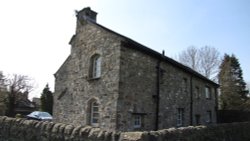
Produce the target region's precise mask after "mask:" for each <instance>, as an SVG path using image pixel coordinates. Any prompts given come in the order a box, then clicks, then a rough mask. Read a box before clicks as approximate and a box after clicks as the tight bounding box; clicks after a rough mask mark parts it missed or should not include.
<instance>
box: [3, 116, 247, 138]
mask: <svg viewBox="0 0 250 141" xmlns="http://www.w3.org/2000/svg"><path fill="white" fill-rule="evenodd" d="M249 140H250V122H242V123H231V124H220V125H211V126H207V127H206V126H197V127H185V128H170V129H164V130H159V131H145V132H108V131H104V130H101V129H100V128H93V127H90V126H85V127H82V126H78V127H74V126H72V125H69V124H63V123H53V122H39V121H33V120H25V119H16V118H8V117H0V141H249Z"/></svg>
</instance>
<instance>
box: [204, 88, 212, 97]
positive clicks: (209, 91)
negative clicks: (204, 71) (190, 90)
mask: <svg viewBox="0 0 250 141" xmlns="http://www.w3.org/2000/svg"><path fill="white" fill-rule="evenodd" d="M205 96H206V99H211V88H210V87H208V86H205Z"/></svg>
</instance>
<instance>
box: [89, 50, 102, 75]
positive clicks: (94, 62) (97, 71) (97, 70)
mask: <svg viewBox="0 0 250 141" xmlns="http://www.w3.org/2000/svg"><path fill="white" fill-rule="evenodd" d="M90 77H91V78H99V77H101V56H100V55H99V54H95V55H93V56H92V57H91V67H90Z"/></svg>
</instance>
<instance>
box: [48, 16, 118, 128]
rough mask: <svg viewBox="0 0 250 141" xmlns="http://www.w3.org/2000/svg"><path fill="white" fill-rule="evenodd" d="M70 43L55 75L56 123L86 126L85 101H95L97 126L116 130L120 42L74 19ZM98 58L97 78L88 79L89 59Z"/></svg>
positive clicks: (86, 110) (88, 23)
mask: <svg viewBox="0 0 250 141" xmlns="http://www.w3.org/2000/svg"><path fill="white" fill-rule="evenodd" d="M77 25H78V27H77V32H76V35H74V37H73V39H72V40H71V45H72V49H71V54H70V56H69V58H68V59H67V60H66V61H65V63H64V64H63V65H62V67H61V68H60V69H59V71H58V72H57V73H56V74H55V76H56V82H55V94H54V95H55V96H54V110H53V111H54V113H53V115H54V116H55V121H56V122H64V123H71V124H73V125H89V124H90V123H89V117H90V114H89V112H90V110H89V107H90V106H89V101H91V100H93V99H95V100H97V102H98V104H99V105H100V107H99V114H100V118H99V119H100V121H99V125H98V127H101V128H104V129H107V130H115V129H116V107H117V98H118V85H119V59H118V58H119V56H120V42H119V39H118V37H117V36H114V35H113V34H111V33H109V32H106V31H105V30H103V29H102V28H100V27H98V26H95V25H94V24H93V23H90V22H88V21H85V23H81V22H80V21H79V20H78V23H77ZM95 54H99V55H100V57H101V77H100V78H97V79H92V78H91V77H90V68H91V65H90V64H91V63H90V62H91V60H90V59H91V57H92V56H93V55H95Z"/></svg>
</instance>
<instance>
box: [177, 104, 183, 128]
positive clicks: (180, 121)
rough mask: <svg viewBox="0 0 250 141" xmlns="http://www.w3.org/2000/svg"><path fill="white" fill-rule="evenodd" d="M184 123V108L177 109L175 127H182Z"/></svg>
mask: <svg viewBox="0 0 250 141" xmlns="http://www.w3.org/2000/svg"><path fill="white" fill-rule="evenodd" d="M183 123H184V108H178V109H177V126H183Z"/></svg>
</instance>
